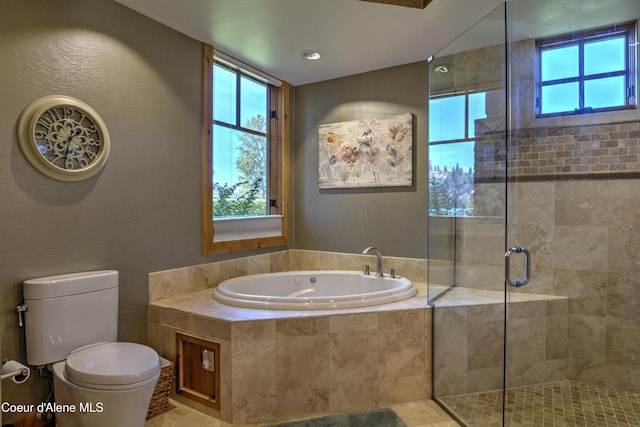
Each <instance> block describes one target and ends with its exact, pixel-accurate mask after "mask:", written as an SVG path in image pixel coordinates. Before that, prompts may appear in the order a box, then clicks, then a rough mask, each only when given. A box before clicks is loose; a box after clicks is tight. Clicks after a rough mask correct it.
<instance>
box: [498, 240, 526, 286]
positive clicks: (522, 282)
mask: <svg viewBox="0 0 640 427" xmlns="http://www.w3.org/2000/svg"><path fill="white" fill-rule="evenodd" d="M513 253H516V254H520V253H523V254H524V278H523V279H522V280H513V281H512V280H511V254H513ZM504 257H505V258H506V260H505V262H504V280H505V281H506V282H507V283H508V284H509V286H513V287H516V288H520V287H522V286H524V285H526V284H527V283H529V278H530V277H531V253H530V252H529V249H527V248H523V247H521V246H514V247H513V248H511V249H509V250H508V251H507V252H505V254H504Z"/></svg>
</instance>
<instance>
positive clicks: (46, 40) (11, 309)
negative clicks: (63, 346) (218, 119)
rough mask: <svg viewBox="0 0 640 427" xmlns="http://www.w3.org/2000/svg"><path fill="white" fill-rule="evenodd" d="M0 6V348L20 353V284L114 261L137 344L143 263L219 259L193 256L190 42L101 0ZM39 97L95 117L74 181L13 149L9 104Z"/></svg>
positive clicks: (24, 392) (196, 244) (29, 391)
mask: <svg viewBox="0 0 640 427" xmlns="http://www.w3.org/2000/svg"><path fill="white" fill-rule="evenodd" d="M0 9H1V10H2V13H1V14H0V100H1V102H0V316H1V317H0V322H1V325H2V332H1V334H2V358H3V359H5V358H8V359H18V360H20V361H23V362H25V361H26V358H25V354H24V339H23V331H22V330H19V328H18V326H17V317H16V312H15V308H16V306H17V305H18V304H19V303H21V301H22V285H21V283H22V281H24V280H25V279H28V278H33V277H41V276H45V275H53V274H61V273H68V272H75V271H84V270H92V269H116V270H119V271H120V316H119V335H120V339H121V340H126V341H136V342H146V333H147V331H146V328H147V324H146V320H147V274H148V273H149V272H152V271H158V270H165V269H169V268H174V267H181V266H185V265H192V264H198V263H202V262H206V261H209V260H214V259H221V258H224V257H220V256H218V257H203V256H202V255H201V253H200V130H201V126H200V122H201V102H202V94H201V79H202V77H201V76H202V71H201V69H202V65H201V64H202V53H201V52H202V47H201V44H200V43H199V42H197V41H195V40H193V39H190V38H188V37H186V36H184V35H182V34H180V33H177V32H175V31H173V30H170V29H169V28H167V27H165V26H163V25H160V24H158V23H156V22H154V21H152V20H150V19H148V18H145V17H143V16H141V15H139V14H137V13H136V12H133V11H131V10H129V9H127V8H125V7H123V6H121V5H119V4H118V3H115V2H113V1H111V0H48V1H35V0H29V1H25V0H0ZM52 94H63V95H69V96H73V97H75V98H79V99H81V100H83V101H85V102H87V103H88V104H89V105H91V106H92V107H93V108H94V109H95V110H96V111H97V112H98V113H99V114H100V115H101V117H102V118H103V120H104V121H105V123H106V124H107V126H108V129H109V133H110V136H111V144H112V147H111V156H110V159H109V162H108V163H107V165H106V167H105V168H104V169H103V170H102V171H101V172H100V173H99V174H98V175H97V176H94V177H92V178H90V179H89V180H87V181H83V182H78V183H63V182H58V181H54V180H52V179H50V178H47V177H45V176H43V175H41V174H40V173H38V172H37V171H36V170H35V169H33V168H32V167H31V166H30V164H29V163H27V161H26V159H25V158H24V156H23V155H22V152H21V151H20V148H19V146H18V142H17V137H16V123H17V121H18V118H19V116H20V114H21V112H22V111H23V110H24V108H25V107H27V105H29V104H30V103H31V102H33V101H34V100H36V99H38V98H40V97H42V96H45V95H52ZM238 255H240V254H236V255H233V256H238ZM244 255H246V253H245V254H244ZM228 257H229V256H227V258H228ZM27 315H28V313H27ZM53 320H54V321H55V319H53ZM2 387H3V398H4V399H5V400H8V401H10V402H12V403H17V402H19V401H31V402H36V403H38V402H40V401H41V400H42V398H43V397H44V394H43V393H45V389H46V386H45V383H44V382H43V381H41V380H39V379H37V378H35V379H31V380H29V382H28V383H27V384H26V385H22V386H15V385H13V383H11V382H7V381H3V385H2ZM18 387H19V388H18ZM8 418H12V417H11V416H10V414H5V420H7V419H8Z"/></svg>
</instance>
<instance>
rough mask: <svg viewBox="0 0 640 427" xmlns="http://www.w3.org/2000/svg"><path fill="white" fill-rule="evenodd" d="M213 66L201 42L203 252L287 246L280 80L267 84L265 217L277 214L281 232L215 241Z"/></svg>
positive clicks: (285, 112) (285, 111)
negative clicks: (277, 84) (275, 84)
mask: <svg viewBox="0 0 640 427" xmlns="http://www.w3.org/2000/svg"><path fill="white" fill-rule="evenodd" d="M213 65H214V48H213V46H211V45H209V44H206V43H205V44H204V45H203V84H202V88H203V106H202V142H201V154H202V165H201V168H202V183H201V189H202V190H201V191H202V207H201V211H202V253H203V254H204V255H211V254H218V253H228V252H235V251H242V250H250V249H260V248H267V247H274V246H284V245H287V244H288V241H289V239H288V236H289V110H290V102H289V96H290V95H289V91H290V86H289V84H288V83H287V82H282V85H281V86H280V87H277V86H274V85H272V84H267V90H268V94H267V102H268V106H267V113H268V116H267V139H268V142H267V145H268V148H267V157H268V158H267V175H268V177H267V180H268V182H267V200H268V203H267V205H268V206H267V208H268V210H269V212H268V214H267V215H266V217H270V218H273V216H280V218H281V221H282V227H281V230H282V233H281V235H278V236H269V237H255V238H242V239H238V240H226V241H214V236H215V222H216V221H215V220H214V217H213V144H212V137H213V124H214V120H213ZM252 218H256V217H252ZM240 220H242V219H240Z"/></svg>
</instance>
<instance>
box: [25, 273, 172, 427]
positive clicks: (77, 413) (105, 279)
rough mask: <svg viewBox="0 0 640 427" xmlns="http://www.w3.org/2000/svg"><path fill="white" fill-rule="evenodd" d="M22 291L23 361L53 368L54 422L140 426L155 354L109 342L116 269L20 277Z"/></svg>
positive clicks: (114, 319) (113, 330)
mask: <svg viewBox="0 0 640 427" xmlns="http://www.w3.org/2000/svg"><path fill="white" fill-rule="evenodd" d="M23 296H24V302H25V304H26V305H27V312H26V314H25V335H26V342H27V362H28V363H29V364H30V365H33V366H44V365H47V366H50V368H51V369H52V371H53V389H54V393H55V402H56V407H55V409H54V411H55V417H56V425H57V426H58V427H70V426H72V427H113V426H127V427H142V426H144V422H145V418H146V415H147V410H148V407H149V402H150V401H151V396H152V395H153V391H154V388H155V385H156V383H157V381H158V377H159V376H160V358H159V357H158V354H157V353H156V352H155V350H153V349H152V348H149V347H147V346H144V345H141V344H135V343H124V342H116V339H117V331H118V272H117V271H113V270H104V271H90V272H85V273H73V274H65V275H61V276H51V277H43V278H40V279H31V280H26V281H25V282H24V288H23ZM51 365H52V366H51Z"/></svg>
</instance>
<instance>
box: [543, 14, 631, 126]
mask: <svg viewBox="0 0 640 427" xmlns="http://www.w3.org/2000/svg"><path fill="white" fill-rule="evenodd" d="M635 45H636V31H635V25H634V24H626V25H616V26H613V27H608V28H604V29H599V30H590V31H585V32H580V33H573V34H569V35H566V36H560V37H554V38H547V39H542V40H538V41H536V48H537V59H538V70H537V84H536V92H537V93H536V117H549V116H560V115H569V114H584V113H594V112H602V111H612V110H621V109H628V108H633V107H634V102H635V85H636V79H635V61H636V59H635V50H636V49H635Z"/></svg>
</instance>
